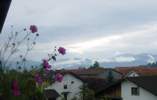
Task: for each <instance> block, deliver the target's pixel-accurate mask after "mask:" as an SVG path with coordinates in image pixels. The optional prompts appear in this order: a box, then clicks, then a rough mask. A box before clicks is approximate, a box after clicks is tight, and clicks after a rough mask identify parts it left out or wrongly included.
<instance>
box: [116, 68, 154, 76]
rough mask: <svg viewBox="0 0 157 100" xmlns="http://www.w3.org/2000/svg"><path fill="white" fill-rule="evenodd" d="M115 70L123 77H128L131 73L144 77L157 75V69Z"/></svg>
mask: <svg viewBox="0 0 157 100" xmlns="http://www.w3.org/2000/svg"><path fill="white" fill-rule="evenodd" d="M115 70H116V71H119V72H120V73H122V74H123V75H127V74H128V73H129V72H136V73H137V74H140V75H142V76H147V75H157V67H156V68H155V67H153V68H152V67H117V68H115Z"/></svg>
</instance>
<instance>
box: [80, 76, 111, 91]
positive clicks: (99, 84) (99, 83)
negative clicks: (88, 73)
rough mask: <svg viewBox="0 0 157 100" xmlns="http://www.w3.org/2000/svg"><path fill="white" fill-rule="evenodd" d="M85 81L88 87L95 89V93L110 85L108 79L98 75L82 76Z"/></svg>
mask: <svg viewBox="0 0 157 100" xmlns="http://www.w3.org/2000/svg"><path fill="white" fill-rule="evenodd" d="M81 78H82V79H83V80H84V82H85V83H87V86H88V88H90V89H92V90H94V91H95V93H97V92H99V91H101V90H102V88H103V87H106V86H107V85H108V82H107V80H105V79H102V78H96V77H81Z"/></svg>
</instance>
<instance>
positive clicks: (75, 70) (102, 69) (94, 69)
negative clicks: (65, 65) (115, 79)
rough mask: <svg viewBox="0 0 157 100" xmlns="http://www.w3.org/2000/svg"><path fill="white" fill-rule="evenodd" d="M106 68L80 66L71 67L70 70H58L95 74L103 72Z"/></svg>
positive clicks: (78, 73)
mask: <svg viewBox="0 0 157 100" xmlns="http://www.w3.org/2000/svg"><path fill="white" fill-rule="evenodd" d="M107 69H108V68H101V67H99V68H88V69H85V68H80V69H71V70H60V71H61V72H72V73H75V74H77V75H79V76H80V75H89V76H90V75H92V76H94V75H97V74H100V73H103V72H105V71H106V70H107Z"/></svg>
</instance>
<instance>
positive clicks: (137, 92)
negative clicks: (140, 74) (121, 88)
mask: <svg viewBox="0 0 157 100" xmlns="http://www.w3.org/2000/svg"><path fill="white" fill-rule="evenodd" d="M131 94H132V95H134V96H138V95H140V91H139V87H132V88H131Z"/></svg>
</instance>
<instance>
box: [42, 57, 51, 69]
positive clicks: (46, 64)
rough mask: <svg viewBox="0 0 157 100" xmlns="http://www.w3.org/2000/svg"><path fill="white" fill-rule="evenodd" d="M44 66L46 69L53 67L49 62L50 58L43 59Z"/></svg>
mask: <svg viewBox="0 0 157 100" xmlns="http://www.w3.org/2000/svg"><path fill="white" fill-rule="evenodd" d="M43 67H44V69H46V70H49V69H50V68H51V65H50V64H49V63H48V60H46V59H44V60H43Z"/></svg>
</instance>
